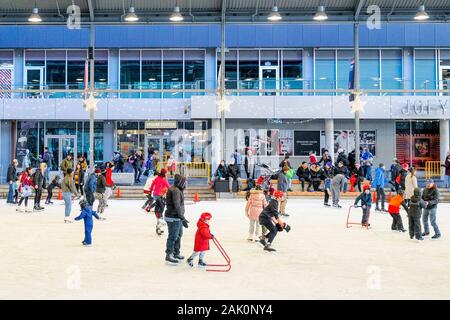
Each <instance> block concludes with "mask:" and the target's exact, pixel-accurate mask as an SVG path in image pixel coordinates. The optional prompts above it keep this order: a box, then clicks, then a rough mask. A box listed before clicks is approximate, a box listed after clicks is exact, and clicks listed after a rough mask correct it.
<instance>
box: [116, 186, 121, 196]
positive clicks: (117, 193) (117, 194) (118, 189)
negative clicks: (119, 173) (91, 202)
mask: <svg viewBox="0 0 450 320" xmlns="http://www.w3.org/2000/svg"><path fill="white" fill-rule="evenodd" d="M116 198H120V187H119V188H117V192H116Z"/></svg>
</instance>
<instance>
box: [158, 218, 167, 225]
mask: <svg viewBox="0 0 450 320" xmlns="http://www.w3.org/2000/svg"><path fill="white" fill-rule="evenodd" d="M158 224H159V226H160V227H165V226H166V225H167V223H166V221H165V220H164V219H163V218H159V219H158Z"/></svg>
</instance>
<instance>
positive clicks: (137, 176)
mask: <svg viewBox="0 0 450 320" xmlns="http://www.w3.org/2000/svg"><path fill="white" fill-rule="evenodd" d="M141 174H142V168H141V167H140V166H135V167H134V182H139V181H140V180H139V179H140V178H141Z"/></svg>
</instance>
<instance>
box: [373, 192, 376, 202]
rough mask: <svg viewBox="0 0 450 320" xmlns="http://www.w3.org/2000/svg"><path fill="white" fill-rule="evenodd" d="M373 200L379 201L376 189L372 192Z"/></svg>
mask: <svg viewBox="0 0 450 320" xmlns="http://www.w3.org/2000/svg"><path fill="white" fill-rule="evenodd" d="M372 202H374V203H375V202H377V193H376V191H374V192H373V193H372Z"/></svg>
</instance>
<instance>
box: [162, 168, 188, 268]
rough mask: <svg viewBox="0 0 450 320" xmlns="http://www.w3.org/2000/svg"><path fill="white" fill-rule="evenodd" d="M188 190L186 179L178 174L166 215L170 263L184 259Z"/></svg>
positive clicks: (167, 247) (171, 188)
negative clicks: (181, 252) (183, 238)
mask: <svg viewBox="0 0 450 320" xmlns="http://www.w3.org/2000/svg"><path fill="white" fill-rule="evenodd" d="M185 188H186V178H185V177H183V176H181V175H179V174H176V175H175V177H174V182H173V186H172V187H170V189H169V190H168V191H167V196H166V213H165V220H166V222H167V229H168V231H169V232H168V236H167V243H166V261H167V262H169V263H174V264H176V263H179V260H183V259H184V257H183V256H182V255H180V248H181V238H182V236H183V228H182V227H185V228H187V227H188V221H187V220H186V218H185V216H184V212H185V209H184V194H183V192H184V189H185Z"/></svg>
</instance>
